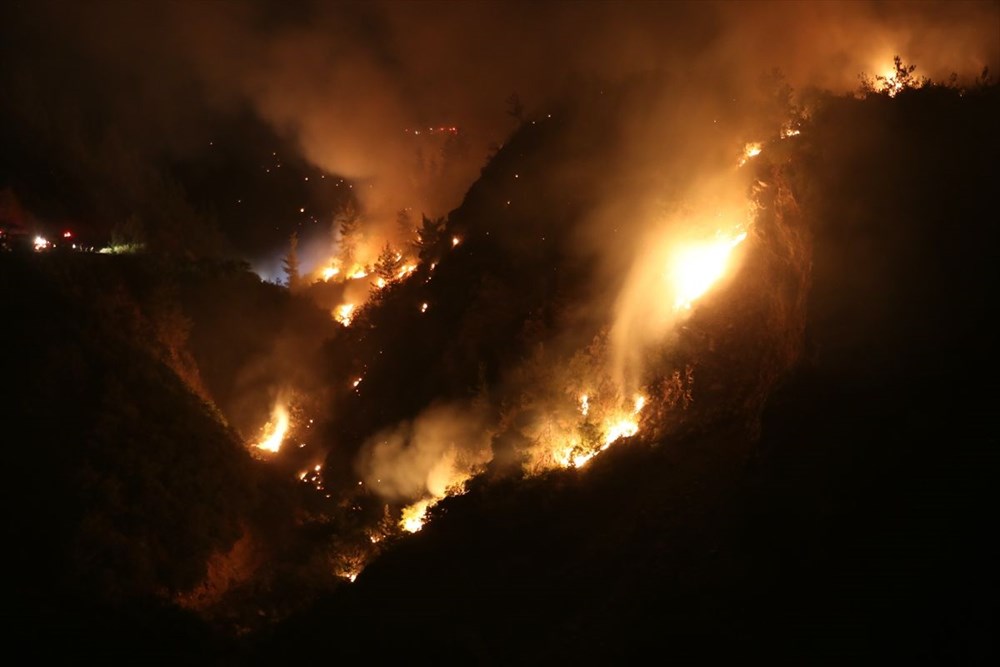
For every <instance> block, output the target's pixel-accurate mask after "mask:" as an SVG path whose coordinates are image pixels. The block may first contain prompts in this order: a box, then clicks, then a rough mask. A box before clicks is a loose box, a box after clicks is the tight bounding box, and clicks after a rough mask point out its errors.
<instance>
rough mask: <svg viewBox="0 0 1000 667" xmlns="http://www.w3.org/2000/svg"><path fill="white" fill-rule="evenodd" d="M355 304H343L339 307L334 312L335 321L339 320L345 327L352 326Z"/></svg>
mask: <svg viewBox="0 0 1000 667" xmlns="http://www.w3.org/2000/svg"><path fill="white" fill-rule="evenodd" d="M354 308H355V306H354V304H353V303H342V304H340V305H339V306H337V307H336V308H335V309H334V311H333V319H335V320H337V321H338V322H340V323H341V324H343V325H344V326H345V327H349V326H351V320H352V319H353V317H354Z"/></svg>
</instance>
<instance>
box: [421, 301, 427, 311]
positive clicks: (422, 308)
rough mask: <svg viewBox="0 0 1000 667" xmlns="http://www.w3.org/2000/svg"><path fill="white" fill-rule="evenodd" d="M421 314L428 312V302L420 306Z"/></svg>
mask: <svg viewBox="0 0 1000 667" xmlns="http://www.w3.org/2000/svg"><path fill="white" fill-rule="evenodd" d="M420 312H421V313H426V312H427V302H426V301H425V302H424V303H422V304H420Z"/></svg>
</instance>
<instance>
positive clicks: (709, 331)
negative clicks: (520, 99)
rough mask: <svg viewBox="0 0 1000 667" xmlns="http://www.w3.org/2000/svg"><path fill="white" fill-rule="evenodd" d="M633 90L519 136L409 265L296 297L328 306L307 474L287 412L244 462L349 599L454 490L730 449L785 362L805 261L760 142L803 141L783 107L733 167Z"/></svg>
mask: <svg viewBox="0 0 1000 667" xmlns="http://www.w3.org/2000/svg"><path fill="white" fill-rule="evenodd" d="M650 85H652V84H651V83H650V82H649V81H642V82H639V83H635V82H633V83H632V84H630V85H629V86H624V87H622V88H621V89H619V90H618V91H617V92H616V93H615V94H613V95H611V94H609V95H607V96H605V93H604V92H603V91H601V92H600V94H599V95H598V94H596V93H595V95H596V97H591V98H587V99H586V102H587V103H586V104H584V103H581V104H579V105H578V106H573V105H567V106H564V107H561V108H559V109H554V112H553V113H552V114H546V115H545V116H543V117H539V118H537V119H535V120H533V121H530V122H527V123H525V125H524V126H523V127H522V129H521V130H520V131H519V132H518V133H517V134H516V135H515V136H513V137H512V138H511V140H510V141H509V142H508V143H507V145H506V146H505V147H504V148H503V150H501V151H500V152H499V153H498V154H497V155H496V157H495V158H494V159H493V160H492V161H491V162H490V164H489V165H487V167H486V168H484V171H483V177H482V178H481V179H480V181H479V182H477V183H476V184H475V185H474V186H473V188H472V189H471V190H470V192H469V194H468V195H467V197H466V199H465V201H464V202H463V205H462V206H461V207H459V208H458V209H456V210H455V211H453V212H452V213H451V214H450V215H449V216H448V218H447V219H441V220H430V219H427V218H426V217H425V218H424V220H423V224H422V225H421V228H420V229H419V233H418V234H417V236H416V238H415V240H414V242H413V243H412V245H410V246H409V247H400V248H394V247H392V246H391V245H388V244H386V245H385V247H384V248H383V251H382V252H381V253H380V255H379V258H378V260H377V261H376V262H375V263H374V264H367V265H361V264H358V265H357V266H355V265H353V264H350V260H351V258H350V257H344V256H340V257H337V256H335V257H333V258H332V259H331V260H330V262H329V265H328V266H326V268H325V269H323V270H322V271H321V274H318V275H316V276H314V277H313V278H312V280H313V282H312V284H311V286H306V287H302V288H301V289H300V293H301V295H302V296H303V297H309V296H316V297H317V298H318V300H319V301H320V302H321V303H323V307H324V308H329V303H326V302H324V299H325V300H329V299H330V295H331V294H334V297H333V298H334V300H337V299H345V302H344V304H342V305H341V306H338V307H337V308H336V309H333V311H332V312H330V315H329V316H330V321H331V322H332V323H334V329H333V332H332V335H331V336H330V338H329V341H328V343H327V344H326V348H325V353H324V356H325V358H326V359H327V363H326V366H325V367H324V372H325V373H326V377H327V378H328V379H329V380H332V382H331V383H328V385H327V389H326V395H328V396H329V397H330V399H329V403H328V412H327V414H328V415H329V417H325V418H323V419H321V420H320V419H317V420H316V422H317V423H315V429H314V430H313V431H312V435H311V438H312V441H313V442H315V443H317V444H320V445H321V446H322V448H323V449H325V453H324V454H321V455H320V458H317V454H319V452H318V451H316V450H315V448H313V447H309V448H307V451H308V452H310V453H308V454H306V453H304V452H301V451H297V450H300V449H301V448H302V447H304V446H305V445H304V444H303V445H301V446H296V444H297V442H298V440H299V439H300V437H299V436H298V435H289V433H302V428H303V423H304V422H305V420H307V419H309V414H308V411H305V412H303V411H302V410H301V409H300V410H299V416H298V417H296V418H294V419H289V418H288V414H289V413H288V410H289V409H290V405H289V403H288V402H287V401H284V402H283V401H282V400H276V401H275V402H274V404H273V405H270V406H269V407H268V412H269V414H270V415H271V416H270V421H269V423H268V428H267V429H264V430H265V431H266V433H263V434H262V436H261V438H260V442H258V443H257V445H258V449H260V450H270V451H271V453H272V454H273V456H274V460H275V461H276V462H277V463H278V465H279V466H280V467H283V468H295V469H297V470H299V472H297V473H296V476H297V478H298V480H299V481H300V482H301V483H302V489H303V492H304V493H306V494H307V496H309V497H311V498H312V499H311V500H308V499H307V502H306V505H307V506H309V507H310V508H311V509H309V511H308V512H306V513H305V514H303V515H302V516H301V517H300V519H299V521H300V525H301V526H302V527H303V529H305V530H308V531H310V532H311V533H312V534H313V538H311V539H312V541H313V543H314V545H315V546H314V547H313V551H314V552H315V553H323V554H326V555H325V556H324V557H323V558H324V562H327V563H328V569H327V573H328V575H329V576H332V577H334V579H338V578H339V579H340V580H342V581H353V580H354V579H355V578H356V577H357V576H358V574H359V573H360V572H361V571H362V569H363V568H364V566H365V564H366V563H367V562H369V561H370V560H371V559H372V558H374V557H375V556H376V555H377V554H378V553H379V552H380V551H381V550H382V549H384V548H386V547H387V546H388V545H389V544H391V543H392V541H393V540H394V539H397V538H398V537H400V536H401V535H404V534H405V533H407V532H416V531H418V530H420V529H421V528H422V527H423V526H424V524H425V522H426V520H427V516H428V514H429V513H432V512H431V510H432V508H434V506H435V505H437V504H438V503H441V502H442V501H443V500H444V499H445V498H447V497H448V496H450V495H456V494H461V493H463V492H464V489H465V488H466V484H467V483H468V482H469V480H471V479H472V478H474V477H476V476H479V475H484V474H487V475H490V476H497V475H499V476H504V477H510V476H534V475H538V474H541V473H547V472H549V471H555V470H560V469H578V468H583V467H585V466H587V465H588V463H589V462H590V461H591V460H592V459H593V458H594V457H596V456H598V455H600V454H601V453H602V452H604V451H605V450H607V449H608V448H610V447H612V446H616V445H622V444H623V443H629V442H644V443H658V444H664V443H669V441H670V438H671V437H673V436H675V435H677V434H679V433H682V432H684V431H685V430H691V429H699V428H705V427H707V425H708V424H710V423H716V422H718V421H719V420H720V419H721V420H726V421H733V420H736V421H737V422H739V423H742V424H743V425H744V427H745V428H746V429H747V430H748V431H750V432H753V430H754V428H755V427H756V426H755V425H756V423H757V419H758V417H759V413H760V409H761V407H762V405H763V403H764V400H765V399H766V396H767V394H768V392H769V390H770V388H771V387H772V386H773V384H774V383H775V382H776V381H777V380H778V379H779V378H780V376H781V374H782V373H783V372H784V371H785V370H786V369H787V368H788V367H789V366H790V365H791V364H793V363H794V362H795V360H796V358H797V356H798V354H799V351H800V348H801V337H802V331H803V327H804V317H805V315H804V303H805V293H806V291H807V289H808V285H809V271H810V262H811V249H810V244H809V241H808V234H807V232H806V230H805V229H804V227H803V224H802V221H801V219H800V218H799V216H798V211H797V206H796V203H795V199H794V196H793V195H792V193H791V191H790V189H789V186H788V184H787V183H786V179H785V176H784V166H783V165H784V160H785V157H783V155H787V153H788V149H787V148H784V147H782V148H780V149H779V147H778V144H779V143H781V142H786V141H793V140H795V139H793V137H795V136H797V134H789V133H786V132H784V131H782V129H781V128H782V127H784V128H787V127H792V126H795V127H800V126H801V125H802V120H801V118H799V117H797V116H795V115H794V113H793V111H794V110H792V109H786V110H785V112H786V116H785V118H786V120H785V121H784V123H783V124H782V126H781V127H779V128H775V130H774V132H773V133H772V135H770V136H768V137H764V138H762V140H761V141H759V142H752V145H751V144H750V143H748V142H746V141H743V140H742V139H737V137H739V136H741V133H742V132H745V131H747V128H746V127H744V126H743V125H741V124H739V123H735V122H734V123H733V125H732V127H729V128H728V129H726V130H725V131H723V132H722V133H721V134H720V135H719V136H716V137H711V136H710V135H705V134H701V135H699V137H700V140H701V142H700V143H699V142H695V141H693V140H692V139H691V138H690V137H689V136H687V133H688V131H689V128H690V125H689V124H688V123H687V122H685V123H681V122H679V121H678V118H679V117H680V116H683V115H687V114H689V113H690V111H691V109H689V108H681V109H676V108H673V107H672V106H663V105H662V104H661V102H662V101H663V100H664V98H663V97H662V96H661V97H657V98H656V102H654V103H652V104H651V105H649V104H647V105H646V106H644V107H642V108H641V113H638V114H635V113H631V112H630V113H628V114H625V113H623V108H627V107H628V105H630V104H634V103H635V102H636V100H638V99H642V98H643V96H644V94H646V93H648V92H649V90H650V88H649V86H650ZM655 85H656V86H660V85H662V82H661V81H657V82H655ZM676 85H682V84H676ZM584 97H586V96H584ZM702 107H712V102H711V101H710V100H705V99H703V98H697V99H696V101H695V103H694V106H693V108H697V109H701V108H702ZM584 108H585V109H586V112H585V113H584V112H582V111H581V109H584ZM702 110H703V109H702ZM717 111H719V115H720V117H721V118H729V119H730V120H732V118H733V116H732V113H733V112H732V111H731V110H729V111H727V110H726V109H725V108H724V107H723V108H721V109H717ZM744 111H745V110H744ZM560 114H561V115H560ZM659 114H663V115H664V117H663V118H661V117H660V115H659ZM727 114H728V115H727ZM789 114H790V115H789ZM637 116H638V118H639V120H636V117H637ZM623 120H624V121H625V122H624V124H623ZM664 125H666V127H667V128H669V129H667V130H663V129H662V128H663V126H664ZM796 132H799V131H798V130H796ZM650 133H652V134H650ZM581 137H583V139H581ZM650 137H653V138H654V139H656V141H659V142H661V143H660V145H661V146H665V145H669V146H670V147H671V148H672V149H673V150H674V151H675V152H676V153H675V154H672V155H670V156H669V157H664V155H663V153H662V151H659V150H657V151H651V150H650V149H649V143H650ZM747 145H751V147H752V150H751V149H748V148H746V146H747ZM771 152H773V153H774V154H775V157H774V159H770V156H769V153H771ZM581 160H582V161H583V162H584V163H585V164H595V163H601V164H605V165H606V166H607V173H604V172H602V171H600V170H594V169H580V168H579V166H578V165H579V164H580V163H581ZM687 161H690V162H691V163H693V164H694V165H697V168H698V169H699V170H700V171H699V172H698V173H697V175H696V176H692V175H691V174H690V173H689V172H688V170H687V169H686V167H687V166H690V165H687V164H685V162H687ZM607 174H611V176H610V177H609V176H608V175H607ZM567 193H572V196H567ZM609 241H614V243H612V244H610V245H609ZM352 290H353V292H351V291H352ZM349 292H351V293H352V294H354V296H353V297H351V298H350V299H347V298H346V295H348V293H349ZM272 411H273V412H272ZM313 426H314V424H313V422H312V421H310V422H309V424H308V428H310V429H312V428H313ZM282 428H284V429H285V431H284V432H283V435H282V433H279V431H280V429H282ZM268 438H270V439H268ZM282 441H284V442H286V443H291V444H292V446H291V447H289V445H287V444H286V445H285V448H286V449H282V450H281V451H278V450H279V449H280V448H281V446H282V445H281V444H280V443H281V442H282ZM307 459H308V460H307Z"/></svg>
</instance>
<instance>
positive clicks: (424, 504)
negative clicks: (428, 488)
mask: <svg viewBox="0 0 1000 667" xmlns="http://www.w3.org/2000/svg"><path fill="white" fill-rule="evenodd" d="M430 506H431V500H430V499H426V500H420V501H418V502H415V503H413V504H412V505H409V506H407V507H404V508H403V517H402V519H400V521H399V527H400V528H402V529H403V530H405V531H406V532H408V533H415V532H417V531H418V530H420V529H421V528H423V527H424V521H425V520H426V517H427V510H428V509H430Z"/></svg>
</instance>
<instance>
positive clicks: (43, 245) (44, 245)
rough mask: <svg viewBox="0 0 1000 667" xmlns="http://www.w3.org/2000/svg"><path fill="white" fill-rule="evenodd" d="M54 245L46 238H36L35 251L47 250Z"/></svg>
mask: <svg viewBox="0 0 1000 667" xmlns="http://www.w3.org/2000/svg"><path fill="white" fill-rule="evenodd" d="M51 245H52V244H51V243H49V241H48V239H46V238H45V237H44V236H36V237H35V250H46V249H48V247H49V246H51Z"/></svg>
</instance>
